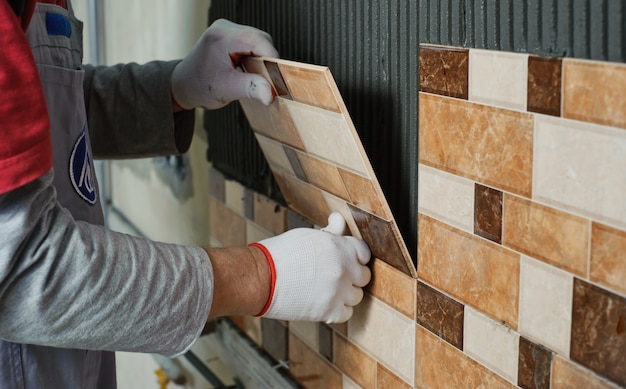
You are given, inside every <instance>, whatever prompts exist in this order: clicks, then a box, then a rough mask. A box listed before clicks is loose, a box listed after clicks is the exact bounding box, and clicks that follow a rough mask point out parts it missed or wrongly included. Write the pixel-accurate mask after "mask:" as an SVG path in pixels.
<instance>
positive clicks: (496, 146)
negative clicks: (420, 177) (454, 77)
mask: <svg viewBox="0 0 626 389" xmlns="http://www.w3.org/2000/svg"><path fill="white" fill-rule="evenodd" d="M419 123H420V126H419V127H420V128H419V143H418V148H419V162H421V163H423V164H425V165H429V166H432V167H436V168H439V169H442V170H445V171H447V172H449V173H454V174H458V175H461V176H463V177H467V178H470V179H473V180H476V181H479V182H481V183H484V184H487V185H489V186H492V187H495V188H499V189H504V190H508V191H511V192H513V193H517V194H521V195H524V196H526V197H530V195H531V185H532V182H531V181H532V157H533V116H532V115H530V114H527V113H521V112H514V111H509V110H505V109H500V108H494V107H488V106H484V105H479V104H473V103H468V102H465V101H463V100H458V99H452V98H447V97H441V96H435V95H428V94H425V93H420V101H419Z"/></svg>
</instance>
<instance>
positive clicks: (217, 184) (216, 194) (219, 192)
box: [209, 167, 226, 203]
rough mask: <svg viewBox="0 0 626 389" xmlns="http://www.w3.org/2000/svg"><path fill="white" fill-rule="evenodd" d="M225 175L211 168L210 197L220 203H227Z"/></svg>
mask: <svg viewBox="0 0 626 389" xmlns="http://www.w3.org/2000/svg"><path fill="white" fill-rule="evenodd" d="M225 185H226V184H225V180H224V175H223V174H222V173H221V172H219V171H218V170H217V169H215V168H214V167H211V168H209V195H210V196H212V197H213V198H214V199H216V200H217V201H219V202H222V203H224V202H225V201H226V188H225Z"/></svg>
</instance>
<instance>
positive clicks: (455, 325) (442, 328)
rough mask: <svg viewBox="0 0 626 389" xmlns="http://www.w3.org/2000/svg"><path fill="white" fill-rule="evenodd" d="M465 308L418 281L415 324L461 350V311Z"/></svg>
mask: <svg viewBox="0 0 626 389" xmlns="http://www.w3.org/2000/svg"><path fill="white" fill-rule="evenodd" d="M464 308H465V306H464V305H463V304H461V303H459V302H458V301H456V300H454V299H451V298H450V297H448V296H446V295H444V294H443V293H441V292H439V291H437V290H435V289H433V288H431V287H430V286H428V285H426V284H424V283H423V282H420V281H418V283H417V320H416V321H417V323H418V324H421V325H422V326H423V327H424V328H426V329H427V330H430V331H431V332H433V333H434V334H435V335H437V336H439V337H440V338H442V339H443V340H445V341H447V342H449V343H450V344H451V345H453V346H454V347H456V348H458V349H459V350H463V317H464V316H463V311H464Z"/></svg>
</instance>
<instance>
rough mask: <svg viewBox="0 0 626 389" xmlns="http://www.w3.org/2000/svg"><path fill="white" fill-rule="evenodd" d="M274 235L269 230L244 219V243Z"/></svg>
mask: <svg viewBox="0 0 626 389" xmlns="http://www.w3.org/2000/svg"><path fill="white" fill-rule="evenodd" d="M272 236H274V234H272V233H271V232H269V231H268V230H266V229H265V228H263V227H261V226H260V225H258V224H256V223H255V222H253V221H250V220H246V243H248V244H250V243H253V242H258V241H261V240H263V239H267V238H271V237H272Z"/></svg>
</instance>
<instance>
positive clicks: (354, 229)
mask: <svg viewBox="0 0 626 389" xmlns="http://www.w3.org/2000/svg"><path fill="white" fill-rule="evenodd" d="M322 195H323V196H324V200H326V205H328V209H329V210H330V212H339V214H341V216H343V218H344V219H345V221H346V226H347V228H348V230H349V231H346V233H349V234H350V235H352V236H354V237H355V238H358V239H363V237H362V236H361V231H359V227H358V226H357V225H356V222H355V221H354V217H352V211H350V208H349V207H348V203H346V202H345V201H344V200H342V199H340V198H339V197H335V196H333V195H331V194H329V193H326V192H323V191H322Z"/></svg>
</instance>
